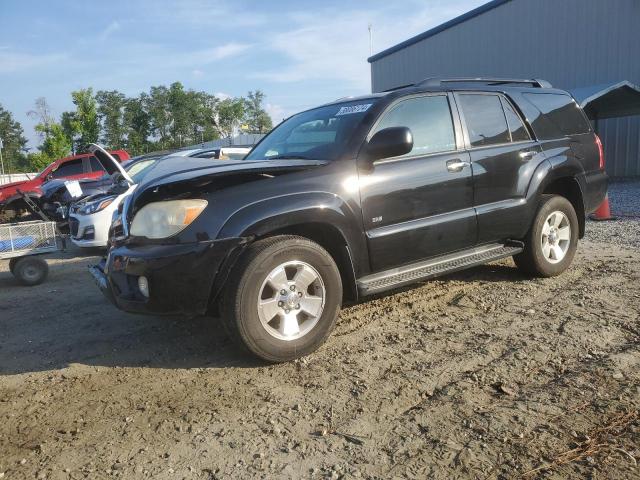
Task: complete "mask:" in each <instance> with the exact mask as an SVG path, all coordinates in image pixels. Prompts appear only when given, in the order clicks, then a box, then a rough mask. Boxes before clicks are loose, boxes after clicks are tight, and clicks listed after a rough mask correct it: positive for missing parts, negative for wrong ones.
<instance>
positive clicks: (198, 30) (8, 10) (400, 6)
mask: <svg viewBox="0 0 640 480" xmlns="http://www.w3.org/2000/svg"><path fill="white" fill-rule="evenodd" d="M483 3H485V1H484V0H422V1H417V0H405V1H395V2H390V1H388V0H373V1H368V2H365V1H355V0H342V1H339V0H326V1H316V2H310V1H301V0H299V1H288V0H283V1H262V2H259V1H254V2H250V1H242V0H235V1H231V0H220V1H218V0H208V1H205V0H180V1H179V0H155V1H154V0H129V1H124V0H109V1H84V2H83V1H78V0H58V1H55V2H52V1H45V0H41V1H36V0H2V1H0V104H2V105H3V106H4V107H5V108H7V109H9V110H10V111H12V112H13V114H14V115H15V117H16V119H17V120H19V121H20V122H21V123H22V124H23V127H24V129H25V134H26V136H27V137H28V138H29V139H30V141H31V143H30V146H31V147H34V146H35V145H36V144H37V137H36V136H35V134H34V132H33V123H34V122H33V120H31V119H29V118H28V116H27V111H29V110H30V109H32V108H33V103H34V100H35V99H36V98H37V97H40V96H44V97H46V99H47V100H48V102H49V104H50V105H51V107H52V110H53V111H54V113H55V114H56V115H59V114H60V113H61V112H63V111H64V110H69V109H71V108H72V104H71V97H70V92H71V91H72V90H76V89H78V88H85V87H93V88H94V90H101V89H109V90H112V89H116V90H120V91H122V92H124V93H125V94H127V95H132V96H133V95H137V94H139V93H140V92H141V91H148V90H149V87H150V86H151V85H161V84H164V85H168V84H170V83H172V82H174V81H180V82H182V83H183V84H184V85H185V86H186V87H187V88H194V89H197V90H205V91H208V92H210V93H216V94H219V95H221V96H225V95H229V96H240V95H246V93H247V91H249V90H255V89H260V90H262V91H264V92H265V94H266V95H267V98H266V103H267V110H268V111H269V113H270V114H271V116H272V118H273V120H274V121H275V122H279V121H280V120H282V118H284V117H286V116H288V115H290V114H292V113H295V112H297V111H300V110H303V109H305V108H309V107H312V106H314V105H317V104H320V103H323V102H326V101H329V100H333V99H335V98H338V97H343V96H346V95H354V94H362V93H367V92H369V91H370V73H369V64H368V63H367V61H366V59H367V57H368V56H369V38H368V32H367V25H368V24H369V23H371V24H372V26H373V27H372V28H373V52H374V53H375V52H378V51H381V50H383V49H385V48H387V47H390V46H392V45H394V44H396V43H398V42H400V41H402V40H405V39H407V38H409V37H410V36H413V35H415V34H417V33H420V32H422V31H424V30H427V29H428V28H431V27H433V26H436V25H438V24H440V23H442V22H444V21H446V20H449V19H451V18H453V17H455V16H457V15H460V14H462V13H464V12H466V11H468V10H470V9H472V8H475V7H477V6H479V5H481V4H483Z"/></svg>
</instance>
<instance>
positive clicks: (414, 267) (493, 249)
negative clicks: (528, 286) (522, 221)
mask: <svg viewBox="0 0 640 480" xmlns="http://www.w3.org/2000/svg"><path fill="white" fill-rule="evenodd" d="M522 248H523V245H522V243H521V242H509V243H507V244H502V243H496V244H491V245H484V246H482V247H475V248H471V249H469V250H464V251H461V252H456V253H452V254H449V255H443V256H440V257H436V258H433V259H431V260H426V261H423V262H418V263H412V264H411V265H406V266H404V267H399V268H392V269H390V270H385V271H384V272H379V273H374V274H372V275H367V276H366V277H362V278H360V279H359V280H358V292H359V293H360V294H361V295H371V294H373V293H378V292H383V291H385V290H390V289H392V288H397V287H400V286H402V285H406V284H409V283H414V282H416V281H418V280H425V279H427V278H433V277H437V276H438V275H443V274H445V273H450V272H455V271H457V270H463V269H465V268H468V267H472V266H475V265H482V264H483V263H487V262H492V261H494V260H499V259H501V258H505V257H510V256H512V255H515V254H517V253H520V252H522Z"/></svg>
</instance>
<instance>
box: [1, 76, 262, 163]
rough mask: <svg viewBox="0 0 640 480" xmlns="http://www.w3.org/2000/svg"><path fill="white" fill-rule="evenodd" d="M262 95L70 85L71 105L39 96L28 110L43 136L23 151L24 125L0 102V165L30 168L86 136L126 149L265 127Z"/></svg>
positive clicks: (76, 147)
mask: <svg viewBox="0 0 640 480" xmlns="http://www.w3.org/2000/svg"><path fill="white" fill-rule="evenodd" d="M264 98H265V95H264V93H263V92H261V91H260V90H255V91H250V92H249V93H248V94H247V96H246V97H236V98H220V97H218V96H216V95H212V94H210V93H207V92H204V91H196V90H192V89H185V88H184V86H183V85H182V84H181V83H180V82H175V83H172V84H171V85H169V86H168V87H167V86H164V85H160V86H155V87H151V88H150V89H149V92H143V93H141V94H140V95H138V96H137V97H127V96H126V95H125V94H123V93H122V92H119V91H117V90H99V91H97V92H95V93H94V91H93V89H92V88H84V89H80V90H77V91H74V92H71V99H72V101H73V105H74V107H75V109H74V110H72V111H67V112H63V113H62V115H60V117H59V118H56V116H55V115H54V114H53V113H52V111H51V108H50V106H49V104H48V103H47V100H46V99H45V98H44V97H40V98H38V99H37V100H36V101H35V107H34V109H33V110H31V111H29V112H28V115H29V116H30V117H32V118H34V119H36V120H37V122H38V123H37V124H36V127H35V129H36V132H37V133H38V135H39V136H40V139H41V144H40V145H39V146H38V148H37V151H35V152H28V151H27V150H28V149H27V148H26V145H27V139H26V138H25V136H24V130H23V128H22V126H21V125H20V123H19V122H17V121H16V120H15V119H14V118H13V115H12V114H11V112H9V111H7V110H5V109H4V108H3V106H2V105H0V139H2V141H3V144H4V146H3V149H2V154H3V157H4V163H5V171H7V172H8V171H9V168H8V166H10V171H11V172H28V171H30V172H33V171H39V170H41V169H43V168H44V167H45V166H46V165H48V164H49V163H51V162H52V161H53V160H55V159H58V158H62V157H65V156H68V155H71V154H75V153H81V152H82V149H83V148H84V147H85V146H86V145H87V144H89V143H95V142H99V143H101V144H103V145H105V146H106V147H107V148H109V149H114V150H115V149H126V150H127V151H128V152H129V153H130V154H131V155H139V154H141V153H146V152H151V151H154V150H165V149H172V148H179V147H183V146H187V145H193V144H197V143H201V142H207V141H210V140H216V139H219V138H230V137H232V136H233V135H235V134H237V133H239V132H243V133H266V132H268V131H269V130H271V128H272V121H271V117H270V116H269V114H268V113H267V112H266V111H265V109H264V107H263V102H264Z"/></svg>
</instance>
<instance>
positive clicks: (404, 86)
mask: <svg viewBox="0 0 640 480" xmlns="http://www.w3.org/2000/svg"><path fill="white" fill-rule="evenodd" d="M415 85H416V84H414V83H407V84H405V85H398V86H397V87H391V88H387V89H386V90H382V93H387V92H395V91H396V90H402V89H403V88H408V87H413V86H415Z"/></svg>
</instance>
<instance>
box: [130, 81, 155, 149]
mask: <svg viewBox="0 0 640 480" xmlns="http://www.w3.org/2000/svg"><path fill="white" fill-rule="evenodd" d="M146 103H147V94H146V93H142V94H141V95H140V96H139V97H138V98H128V99H126V101H125V105H124V128H125V134H126V138H127V140H126V148H127V150H128V152H129V153H130V154H132V155H139V154H141V153H146V152H147V151H148V148H149V145H150V142H149V135H150V134H151V123H150V120H151V119H150V116H149V114H148V113H147V111H146V110H145V105H146Z"/></svg>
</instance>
